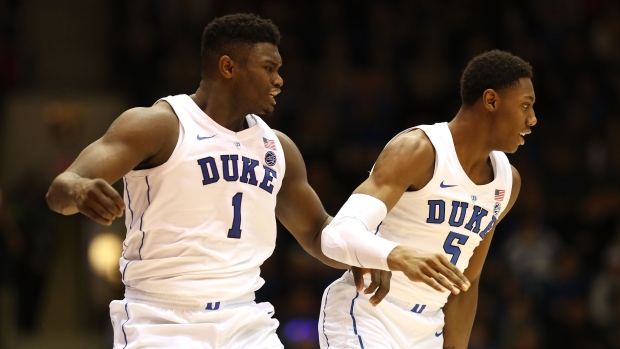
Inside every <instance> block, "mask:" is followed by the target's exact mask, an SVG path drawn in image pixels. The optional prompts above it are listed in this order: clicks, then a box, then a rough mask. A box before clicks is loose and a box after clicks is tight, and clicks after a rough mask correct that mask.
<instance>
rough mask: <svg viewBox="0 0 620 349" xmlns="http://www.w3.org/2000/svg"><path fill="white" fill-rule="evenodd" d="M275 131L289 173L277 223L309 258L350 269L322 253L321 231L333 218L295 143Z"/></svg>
mask: <svg viewBox="0 0 620 349" xmlns="http://www.w3.org/2000/svg"><path fill="white" fill-rule="evenodd" d="M275 132H276V134H277V135H278V138H279V139H280V143H281V144H282V148H283V150H284V156H285V159H286V173H285V175H284V179H283V181H282V187H281V188H280V192H279V193H278V204H277V206H276V216H277V217H278V220H280V222H281V223H282V224H283V225H284V227H285V228H286V229H287V230H288V231H289V232H290V233H291V234H293V236H294V237H295V239H297V241H298V242H299V244H300V245H301V247H303V249H304V250H306V252H308V253H309V254H310V255H312V256H314V257H315V258H317V259H319V260H320V261H321V262H323V263H325V264H327V265H329V266H332V267H334V268H339V269H348V268H349V265H347V264H343V263H339V262H336V261H334V260H332V259H329V258H327V257H326V256H325V255H324V254H323V252H321V239H320V237H321V231H322V230H323V228H324V227H325V226H326V225H327V224H328V223H329V222H330V221H331V219H332V217H331V216H329V215H328V214H327V212H325V209H324V208H323V204H322V203H321V201H320V200H319V197H318V195H317V194H316V192H315V191H314V189H312V187H311V186H310V184H309V183H308V177H307V173H306V165H305V163H304V160H303V157H302V155H301V153H300V152H299V149H298V148H297V146H296V145H295V143H293V141H292V140H291V139H290V138H289V137H288V136H286V135H285V134H283V133H282V132H279V131H275Z"/></svg>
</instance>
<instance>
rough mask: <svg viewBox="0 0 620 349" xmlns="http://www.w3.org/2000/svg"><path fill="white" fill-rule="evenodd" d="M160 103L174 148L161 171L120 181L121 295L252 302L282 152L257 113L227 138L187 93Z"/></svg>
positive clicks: (270, 245) (271, 242)
mask: <svg viewBox="0 0 620 349" xmlns="http://www.w3.org/2000/svg"><path fill="white" fill-rule="evenodd" d="M162 100H163V101H165V102H167V103H169V104H170V105H171V106H172V108H173V110H174V112H175V113H176V115H177V117H178V119H179V126H180V127H179V138H178V141H177V144H176V147H175V149H174V151H173V153H172V155H171V156H170V159H169V160H168V161H167V162H166V163H164V164H162V165H161V166H158V167H155V168H151V169H146V170H137V171H131V172H129V173H128V174H127V175H125V176H124V184H125V193H124V200H125V204H126V207H127V208H126V212H125V217H126V218H125V225H126V226H127V236H126V239H125V241H124V250H123V254H122V257H121V258H120V271H121V273H122V280H123V282H124V283H125V285H126V289H127V292H129V291H130V290H138V291H139V292H146V293H148V294H159V295H174V296H173V298H174V299H181V300H182V299H192V300H198V301H199V302H201V303H203V304H204V302H212V301H218V302H219V301H226V300H233V299H235V298H239V297H241V296H247V295H248V294H252V295H253V292H254V291H256V290H257V289H259V288H260V287H261V286H262V285H263V284H264V280H263V279H262V278H261V277H260V265H261V264H262V263H263V262H264V261H265V260H266V259H267V258H268V257H269V256H270V255H271V254H272V253H273V250H274V248H275V241H276V218H275V206H276V196H277V194H278V191H279V190H280V186H281V185H282V179H283V177H284V172H285V159H284V152H283V150H282V145H281V144H280V141H279V140H278V137H277V136H276V134H275V133H274V132H273V130H272V129H271V128H269V127H268V126H267V124H265V122H264V121H263V120H261V119H260V118H259V117H258V116H256V115H248V116H247V117H246V120H247V122H248V125H249V128H247V129H245V130H242V131H240V132H233V131H231V130H228V129H226V128H224V127H222V126H220V125H219V124H217V123H216V122H215V121H213V120H212V119H211V118H209V116H208V115H206V114H205V113H204V112H203V111H202V110H201V109H200V108H199V107H198V106H197V105H196V104H195V103H194V101H193V100H192V99H191V98H190V97H189V96H187V95H178V96H169V97H166V98H163V99H162ZM162 100H159V101H158V102H157V103H161V101H162ZM252 299H253V297H252ZM218 304H219V303H218Z"/></svg>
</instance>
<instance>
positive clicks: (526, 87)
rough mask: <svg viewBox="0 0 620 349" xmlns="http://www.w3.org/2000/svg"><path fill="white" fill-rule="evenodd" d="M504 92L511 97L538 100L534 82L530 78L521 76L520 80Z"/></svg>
mask: <svg viewBox="0 0 620 349" xmlns="http://www.w3.org/2000/svg"><path fill="white" fill-rule="evenodd" d="M504 94H505V95H506V96H507V97H509V98H515V99H519V100H528V101H531V102H534V101H536V93H535V92H534V84H533V83H532V79H530V78H521V79H519V81H518V82H517V83H516V84H514V85H512V86H510V87H509V88H507V89H505V91H504Z"/></svg>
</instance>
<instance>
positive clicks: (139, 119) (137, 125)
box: [111, 103, 178, 132]
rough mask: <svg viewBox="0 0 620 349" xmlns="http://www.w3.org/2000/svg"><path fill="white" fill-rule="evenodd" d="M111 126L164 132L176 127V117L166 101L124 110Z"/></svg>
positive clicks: (113, 127)
mask: <svg viewBox="0 0 620 349" xmlns="http://www.w3.org/2000/svg"><path fill="white" fill-rule="evenodd" d="M111 128H112V129H118V128H121V129H137V130H141V131H156V130H161V131H164V132H165V131H167V130H172V129H177V128H178V118H177V116H176V114H175V113H174V110H173V109H172V107H171V106H170V105H169V104H168V103H157V104H155V105H153V106H151V107H135V108H131V109H128V110H126V111H125V112H123V113H122V114H121V115H120V116H119V117H118V118H117V119H116V120H115V121H114V123H113V124H112V126H111Z"/></svg>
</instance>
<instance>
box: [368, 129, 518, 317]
mask: <svg viewBox="0 0 620 349" xmlns="http://www.w3.org/2000/svg"><path fill="white" fill-rule="evenodd" d="M417 128H419V129H421V130H423V131H424V133H425V134H426V135H427V137H428V138H429V139H430V141H431V142H432V143H433V147H434V149H435V172H434V174H433V177H432V179H431V180H430V182H429V183H428V184H427V185H426V186H425V187H424V188H422V189H420V190H418V191H412V192H405V193H404V194H403V195H402V197H401V198H400V200H399V201H398V202H397V203H396V205H395V206H394V208H392V210H391V211H390V212H389V213H388V214H387V216H386V217H385V219H384V220H383V224H381V229H380V231H379V233H378V235H379V236H382V237H383V238H385V239H388V240H391V241H394V242H397V243H399V244H401V245H403V246H407V247H409V248H411V249H414V250H416V251H418V252H421V253H443V254H444V256H445V257H446V258H447V259H448V260H449V261H452V260H456V267H457V268H459V270H461V271H465V269H466V268H467V266H468V265H469V260H470V258H471V257H472V255H473V253H474V250H475V248H476V247H477V246H478V245H479V244H480V242H481V241H482V239H483V238H484V236H486V233H488V231H489V230H490V229H492V227H494V226H495V223H496V220H497V219H498V218H499V216H500V215H501V213H502V212H503V211H504V208H505V207H506V205H507V204H508V201H509V200H510V195H511V191H512V168H511V166H510V163H509V162H508V158H507V157H506V155H505V154H504V153H503V152H499V151H493V152H491V154H490V156H489V158H490V162H491V165H492V166H493V173H494V178H493V180H492V181H491V182H489V183H487V184H483V185H477V184H475V183H473V182H472V181H471V179H470V178H469V177H468V176H467V174H466V173H465V171H464V170H463V168H462V167H461V164H460V162H459V159H458V156H457V154H456V151H455V149H454V143H453V140H452V134H451V133H450V129H449V128H448V124H447V123H438V124H434V125H422V126H418V127H417ZM472 137H473V135H472ZM502 190H503V191H504V192H503V195H501V194H500V195H496V191H500V192H498V194H499V193H501V191H502ZM431 202H434V204H431ZM432 205H434V206H432ZM442 208H443V209H442ZM463 208H464V209H463ZM431 211H432V212H431ZM485 212H486V213H485ZM476 215H478V216H479V219H474V216H476ZM439 221H441V223H438V222H439ZM432 222H436V223H432ZM483 235H484V236H483ZM465 240H466V241H465ZM456 257H458V258H456ZM366 280H367V282H369V281H368V280H370V279H369V278H367V279H366ZM449 295H450V292H449V291H445V292H438V291H436V290H435V289H433V288H431V287H430V286H428V285H426V284H425V283H421V282H411V281H410V280H409V279H408V278H407V277H406V276H405V274H403V273H402V272H400V271H395V272H393V273H392V279H391V284H390V296H392V297H395V298H398V299H401V300H410V299H414V300H416V302H419V303H421V304H426V305H427V307H443V306H444V304H445V303H446V301H447V300H448V296H449Z"/></svg>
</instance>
